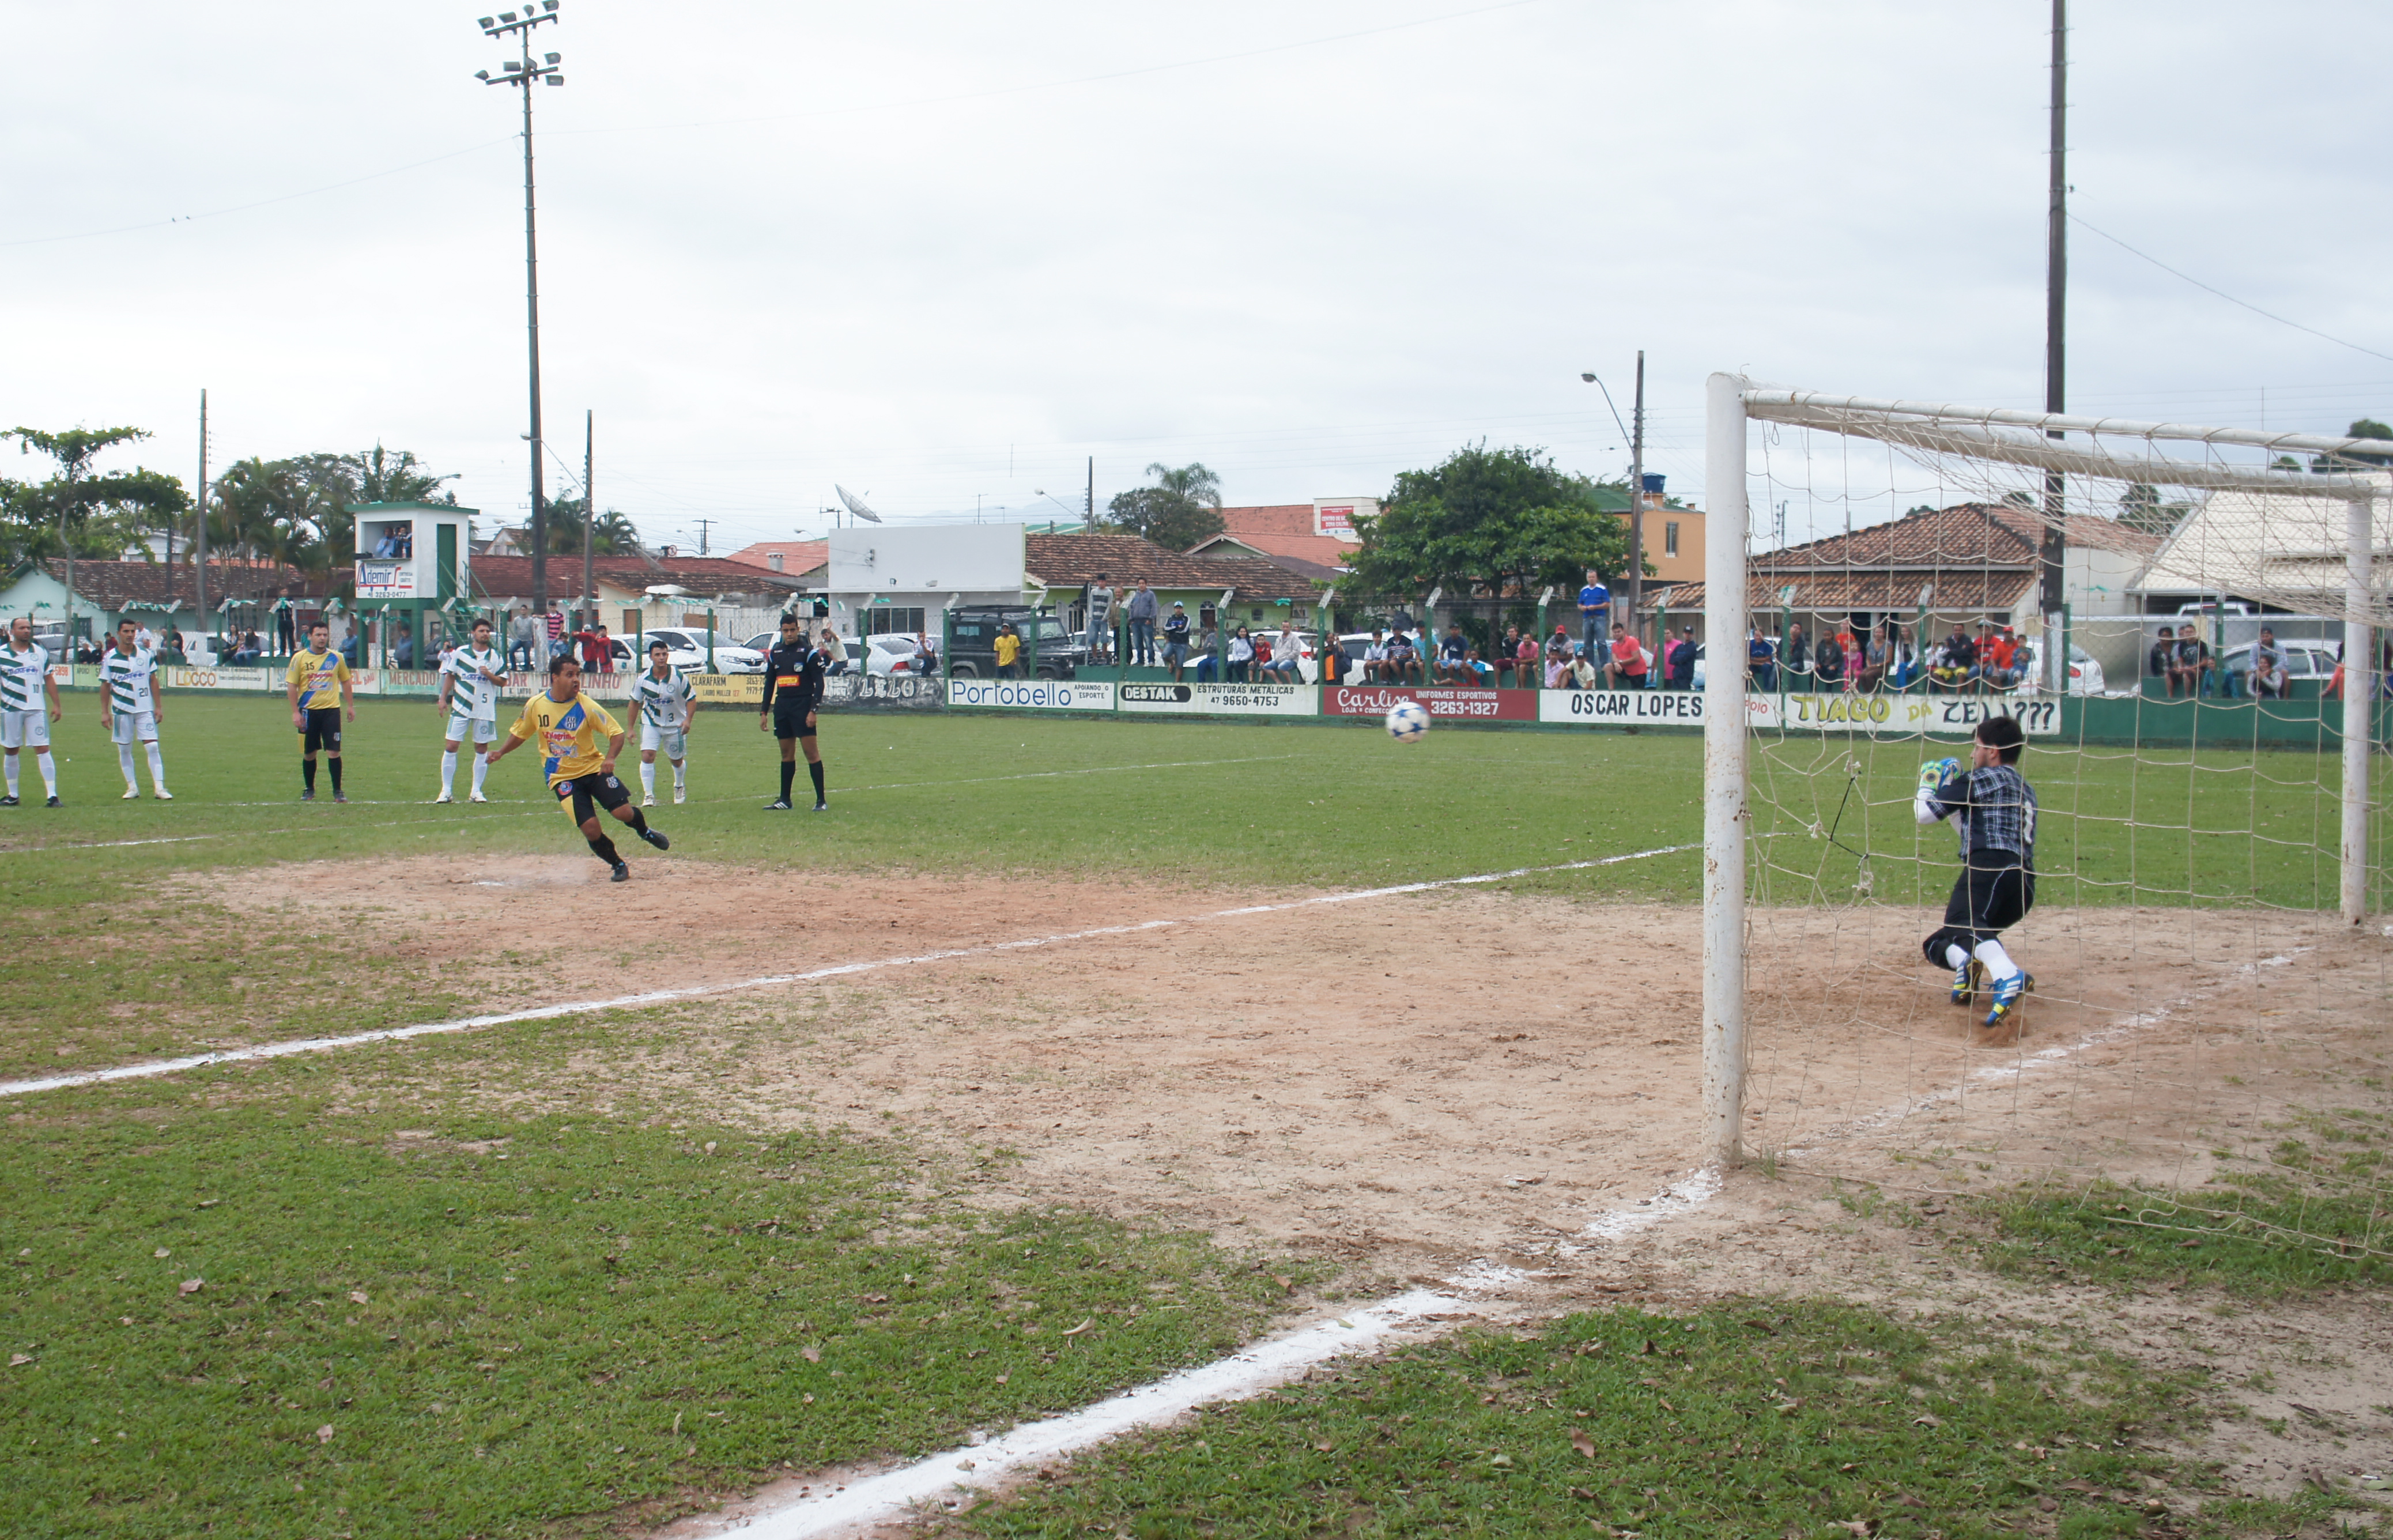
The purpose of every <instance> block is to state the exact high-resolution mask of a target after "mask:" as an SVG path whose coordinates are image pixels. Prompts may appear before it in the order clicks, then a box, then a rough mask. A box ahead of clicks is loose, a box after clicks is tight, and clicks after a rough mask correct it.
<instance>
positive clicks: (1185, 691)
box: [1120, 685, 1320, 716]
mask: <svg viewBox="0 0 2393 1540" xmlns="http://www.w3.org/2000/svg"><path fill="white" fill-rule="evenodd" d="M1319 694H1320V692H1319V691H1317V690H1315V689H1314V688H1313V686H1311V685H1122V686H1121V694H1120V700H1121V709H1122V710H1123V711H1178V712H1184V713H1186V714H1188V715H1191V716H1200V715H1213V714H1218V715H1222V716H1314V715H1318V714H1319V711H1320V707H1319V705H1318V703H1317V698H1318V696H1319Z"/></svg>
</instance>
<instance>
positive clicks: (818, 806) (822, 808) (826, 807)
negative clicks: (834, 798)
mask: <svg viewBox="0 0 2393 1540" xmlns="http://www.w3.org/2000/svg"><path fill="white" fill-rule="evenodd" d="M815 811H816V812H817V813H828V812H830V803H815Z"/></svg>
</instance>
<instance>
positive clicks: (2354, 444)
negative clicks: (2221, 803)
mask: <svg viewBox="0 0 2393 1540" xmlns="http://www.w3.org/2000/svg"><path fill="white" fill-rule="evenodd" d="M1756 423H1762V424H1783V425H1785V426H1787V427H1792V428H1798V429H1804V430H1810V431H1811V432H1816V433H1825V434H1829V435H1834V436H1837V438H1838V439H1839V440H1842V441H1848V442H1850V441H1851V440H1868V441H1871V443H1873V444H1876V445H1881V446H1885V447H1886V448H1887V451H1888V452H1889V453H1890V455H1899V456H1902V457H1903V459H1904V460H1906V461H1908V462H1910V463H1913V464H1916V465H1926V466H1929V467H1930V468H1931V469H1934V468H1936V467H1939V466H1942V467H1952V466H1959V465H1965V464H1966V465H1968V466H1969V467H1971V468H1972V469H1973V470H1974V471H1979V472H1982V473H1983V475H1982V476H1979V477H1978V478H1977V479H1974V480H1967V481H1966V484H1968V485H1971V486H1984V487H1987V488H1993V487H1995V486H1999V485H2001V482H2000V480H1999V479H1998V476H1997V473H1996V472H1995V471H1994V469H1993V468H1994V467H2019V468H2022V469H2024V470H2025V471H2026V472H2029V473H2032V474H2033V475H2034V476H2037V477H2039V478H2040V486H2041V488H2042V489H2043V490H2042V495H2041V497H2039V496H2038V495H2037V492H2036V491H2035V490H2034V488H2035V487H2036V486H2037V485H2039V483H2038V482H2031V481H2025V480H2023V479H2020V477H2019V476H2018V475H2017V473H2016V472H2011V473H2005V474H2010V475H2012V476H2013V478H2014V480H2015V481H2018V483H2019V485H2020V488H2021V489H2019V490H2014V491H2012V492H2011V493H2010V494H2009V495H2008V496H2007V498H2006V499H2004V500H2003V501H2002V502H1994V500H1993V499H1992V498H1989V499H1988V500H1987V502H1988V503H1989V504H1991V505H1992V506H1993V507H1994V510H1995V511H1996V512H1999V513H2000V514H2002V515H2003V516H2007V517H2012V518H2017V519H2022V520H2027V521H2031V522H2032V521H2034V520H2037V519H2043V520H2046V521H2047V522H2048V521H2054V520H2058V519H2060V518H2061V517H2062V515H2061V513H2060V502H2061V499H2060V497H2059V496H2058V495H2057V489H2060V488H2062V487H2063V486H2067V487H2069V488H2071V489H2072V490H2071V493H2070V496H2071V497H2072V498H2073V499H2074V504H2073V505H2074V506H2076V507H2079V508H2081V509H2082V508H2084V507H2086V505H2087V499H2088V496H2089V492H2088V490H2087V489H2090V488H2097V487H2104V486H2116V487H2120V488H2126V489H2132V491H2133V493H2134V494H2135V495H2151V493H2152V489H2182V490H2184V491H2187V492H2189V493H2191V494H2193V495H2195V496H2197V497H2199V496H2205V495H2206V496H2212V497H2216V496H2217V495H2218V494H2234V495H2237V496H2241V497H2243V498H2244V499H2246V500H2247V501H2249V502H2251V503H2252V504H2253V505H2254V506H2256V507H2261V508H2266V509H2270V510H2278V509H2285V508H2296V509H2298V510H2299V512H2298V514H2297V515H2293V516H2288V515H2285V514H2282V513H2272V514H2269V515H2266V516H2255V517H2254V518H2252V519H2249V520H2247V521H2246V523H2245V524H2244V525H2243V526H2241V527H2239V528H2240V529H2241V531H2242V532H2241V533H2236V534H2232V535H2218V534H2216V533H2213V534H2212V535H2209V536H2206V537H2205V538H2208V539H2212V540H2214V541H2216V542H2219V543H2216V545H2214V546H2213V547H2208V548H2205V550H2204V551H2203V553H2200V557H2201V559H2202V560H2203V561H2204V562H2205V563H2206V564H2207V566H2206V567H2205V568H2204V578H2205V582H2206V584H2207V583H2208V582H2213V581H2215V583H2216V588H2217V591H2218V592H2219V594H2221V595H2222V598H2221V601H2220V604H2219V609H2220V611H2221V612H2222V613H2223V612H2224V611H2226V609H2227V608H2228V604H2227V601H2226V599H2225V597H2224V595H2226V594H2230V593H2232V594H2235V595H2236V596H2237V597H2238V598H2239V599H2243V600H2249V601H2251V602H2252V605H2253V607H2254V609H2255V610H2256V611H2257V610H2258V608H2259V607H2262V606H2269V607H2287V608H2299V609H2301V610H2303V611H2306V612H2308V614H2310V615H2312V616H2315V617H2318V618H2321V621H2322V624H2326V623H2331V622H2332V620H2334V619H2336V618H2339V619H2340V620H2341V621H2342V626H2341V637H2342V646H2341V664H2342V669H2343V679H2344V685H2343V691H2342V702H2341V707H2342V709H2341V725H2340V739H2341V742H2340V749H2341V755H2340V758H2341V786H2340V808H2339V811H2340V825H2339V841H2338V847H2337V849H2336V850H2335V852H2334V865H2335V872H2336V876H2337V879H2338V882H2337V888H2338V894H2339V899H2340V908H2341V912H2342V916H2343V918H2344V920H2346V921H2347V922H2348V923H2350V924H2353V925H2357V924H2359V923H2360V922H2361V921H2362V920H2364V919H2365V917H2366V911H2367V904H2368V879H2369V832H2370V823H2369V816H2370V806H2369V787H2368V781H2369V765H2368V756H2369V748H2370V735H2371V725H2372V713H2373V710H2374V708H2375V705H2376V702H2377V696H2378V694H2379V690H2378V687H2377V685H2378V673H2377V668H2376V665H2377V663H2378V658H2377V655H2376V651H2375V640H2374V636H2375V633H2376V632H2377V631H2378V630H2379V629H2381V628H2385V627H2386V626H2387V625H2388V624H2393V614H2388V612H2387V606H2386V594H2384V592H2382V591H2381V590H2380V589H2379V588H2378V586H2377V581H2376V573H2375V571H2374V570H2373V546H2374V545H2375V544H2377V543H2380V542H2383V541H2384V540H2385V538H2386V537H2385V534H2384V532H2383V531H2384V529H2385V511H2387V510H2388V503H2393V476H2388V475H2387V471H2386V457H2387V456H2388V452H2393V444H2387V443H2385V442H2383V441H2378V440H2369V439H2354V438H2344V437H2319V436H2315V435H2305V434H2288V433H2268V432H2258V431H2253V430H2248V429H2236V428H2208V427H2192V426H2184V425H2179V424H2160V423H2138V422H2125V421H2120V420H2116V419H2108V418H2099V417H2085V416H2068V415H2060V414H2048V413H2041V412H2031V411H2001V410H1992V409H1976V408H1968V407H1959V406H1950V405H1940V404H1933V403H1923V402H1914V401H1902V400H1885V399H1872V398H1858V397H1837V396H1829V395H1824V394H1821V393H1816V392H1809V391H1795V390H1785V389H1772V388H1765V387H1760V386H1757V385H1755V384H1754V383H1753V382H1751V381H1749V380H1747V379H1746V378H1745V377H1743V376H1741V375H1735V374H1726V373H1720V374H1714V375H1712V376H1711V377H1710V379H1709V381H1708V383H1707V386H1706V448H1705V471H1706V475H1705V497H1706V502H1707V504H1708V507H1707V514H1708V518H1707V522H1708V524H1709V527H1710V529H1711V531H1712V534H1711V539H1710V541H1709V542H1708V544H1707V546H1706V553H1705V568H1704V578H1705V587H1704V629H1705V644H1706V659H1707V665H1706V674H1707V687H1706V702H1705V705H1706V710H1705V713H1704V723H1705V725H1704V794H1703V806H1704V844H1705V865H1704V878H1703V894H1704V920H1703V1045H1704V1099H1705V1105H1704V1120H1705V1134H1706V1141H1705V1142H1706V1152H1705V1153H1706V1158H1707V1159H1709V1160H1711V1161H1715V1162H1718V1163H1720V1164H1721V1165H1723V1166H1726V1165H1733V1164H1734V1163H1736V1162H1737V1161H1738V1160H1739V1159H1740V1158H1741V1157H1742V1155H1743V1149H1742V1144H1743V1141H1742V1129H1743V1125H1744V1120H1745V1116H1746V1108H1745V1082H1746V1064H1747V1056H1748V1046H1747V1041H1746V993H1747V989H1746V948H1747V942H1748V928H1747V920H1748V917H1747V913H1746V898H1747V886H1748V880H1749V876H1750V870H1749V857H1750V855H1751V841H1752V840H1753V838H1754V811H1753V807H1752V805H1751V803H1750V799H1749V791H1750V783H1749V769H1750V766H1749V764H1748V754H1749V744H1750V742H1751V740H1752V737H1753V734H1754V731H1755V725H1754V724H1755V723H1756V721H1757V719H1758V715H1759V717H1769V715H1770V711H1771V710H1772V702H1771V701H1770V700H1769V699H1767V698H1751V699H1749V696H1750V695H1753V694H1755V693H1756V692H1750V691H1749V690H1748V685H1747V680H1746V639H1747V635H1748V629H1749V621H1750V619H1751V616H1750V608H1751V602H1752V601H1751V599H1750V598H1749V595H1748V590H1747V582H1748V561H1747V549H1746V548H1747V545H1748V543H1749V542H1750V541H1751V539H1752V534H1751V530H1752V525H1751V522H1750V507H1749V501H1748V499H1749V494H1748V466H1747V455H1748V444H1749V438H1750V427H1751V425H1752V424H1756ZM2295 457H2298V458H2295ZM1965 480H1966V478H1965ZM2170 506H2171V507H2172V508H2173V509H2174V508H2177V507H2180V506H2182V507H2185V508H2189V509H2190V508H2192V507H2194V506H2196V504H2194V503H2191V502H2189V503H2185V504H2172V505H2170ZM1914 511H1915V512H1917V511H1918V510H1916V509H1915V510H1914ZM2337 511H2340V513H2341V515H2342V516H2341V518H2339V519H2337V518H2335V517H2334V514H2335V513H2336V512H2337ZM1847 517H1848V524H1847V529H1848V531H1849V537H1850V529H1852V528H1853V525H1852V523H1851V522H1850V520H1851V516H1850V512H1848V516H1847ZM2186 522H2190V521H2186ZM2063 528H2064V529H2066V528H2067V526H2065V525H2064V526H2063ZM2170 538H2171V539H2177V538H2178V537H2177V536H2175V535H2172V536H2171V537H2170ZM2163 543H2164V544H2165V542H2163ZM1889 549H1891V546H1890V547H1889ZM2338 568H2339V573H2338V571H2337V569H2338ZM2338 576H2339V578H2340V581H2339V583H2338V582H2337V581H2336V578H2337V577H2338ZM2338 590H2339V592H2338ZM1924 594H1925V591H1924V590H1923V602H1922V606H1921V609H1922V614H1923V616H1924V614H1925V611H1926V604H1925V599H1924ZM1855 603H1859V601H1855ZM2192 629H2193V628H2192V627H2190V626H2189V627H2188V628H2187V630H2188V633H2189V634H2190V633H2191V632H2192ZM2325 634H2327V635H2332V634H2333V632H2332V631H2331V630H2329V631H2327V632H2326V633H2325ZM1918 640H1919V641H1920V642H1922V643H1924V642H1925V641H1926V640H1927V638H1926V637H1925V636H1924V635H1922V636H1920V637H1919V638H1918ZM2042 645H2043V646H2045V647H2046V648H2047V650H2046V653H2045V655H2044V656H2045V659H2046V662H2047V664H2050V665H2051V666H2052V667H2054V668H2055V669H2057V670H2058V671H2059V677H2061V678H2064V679H2065V678H2066V677H2067V672H2068V670H2069V667H2070V662H2069V659H2068V657H2067V656H2066V654H2067V638H2066V633H2064V634H2063V635H2062V636H2060V637H2058V638H2055V637H2049V636H2046V638H2045V639H2044V641H2043V643H2042ZM2321 645H2322V644H2321ZM2056 653H2058V654H2060V655H2061V656H2060V659H2059V661H2058V662H2054V661H2053V659H2054V657H2055V654H2056ZM2253 656H2254V657H2255V659H2256V658H2257V656H2258V655H2257V653H2256V652H2255V653H2254V655H2253ZM1780 683H1781V688H1782V689H1783V688H1784V681H1783V680H1782V681H1781V682H1780ZM2189 690H2190V686H2189ZM2319 710H2320V711H2321V720H2322V721H2323V719H2324V713H2325V711H2326V708H2325V707H2324V706H2323V705H2321V707H2320V708H2319ZM1771 720H1775V718H1771ZM2322 841H2323V830H2321V842H2322ZM2323 859H2324V857H2321V860H2323ZM2322 907H2323V905H2322V903H2321V908H2322Z"/></svg>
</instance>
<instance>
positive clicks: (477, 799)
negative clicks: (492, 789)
mask: <svg viewBox="0 0 2393 1540" xmlns="http://www.w3.org/2000/svg"><path fill="white" fill-rule="evenodd" d="M465 800H466V801H467V802H469V803H486V802H489V801H490V798H488V797H485V796H483V795H482V794H481V793H480V792H479V791H477V792H475V793H474V794H473V795H472V796H470V797H468V798H466V799H465Z"/></svg>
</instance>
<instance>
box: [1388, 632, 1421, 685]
mask: <svg viewBox="0 0 2393 1540" xmlns="http://www.w3.org/2000/svg"><path fill="white" fill-rule="evenodd" d="M1420 676H1421V675H1420V654H1419V653H1418V652H1415V651H1414V650H1413V639H1412V638H1411V637H1409V636H1407V635H1406V634H1405V633H1403V632H1401V631H1399V632H1396V633H1393V634H1392V635H1390V636H1389V638H1388V678H1389V679H1390V680H1391V681H1393V682H1394V683H1397V684H1404V683H1407V682H1410V683H1415V684H1418V683H1419V681H1420Z"/></svg>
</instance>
